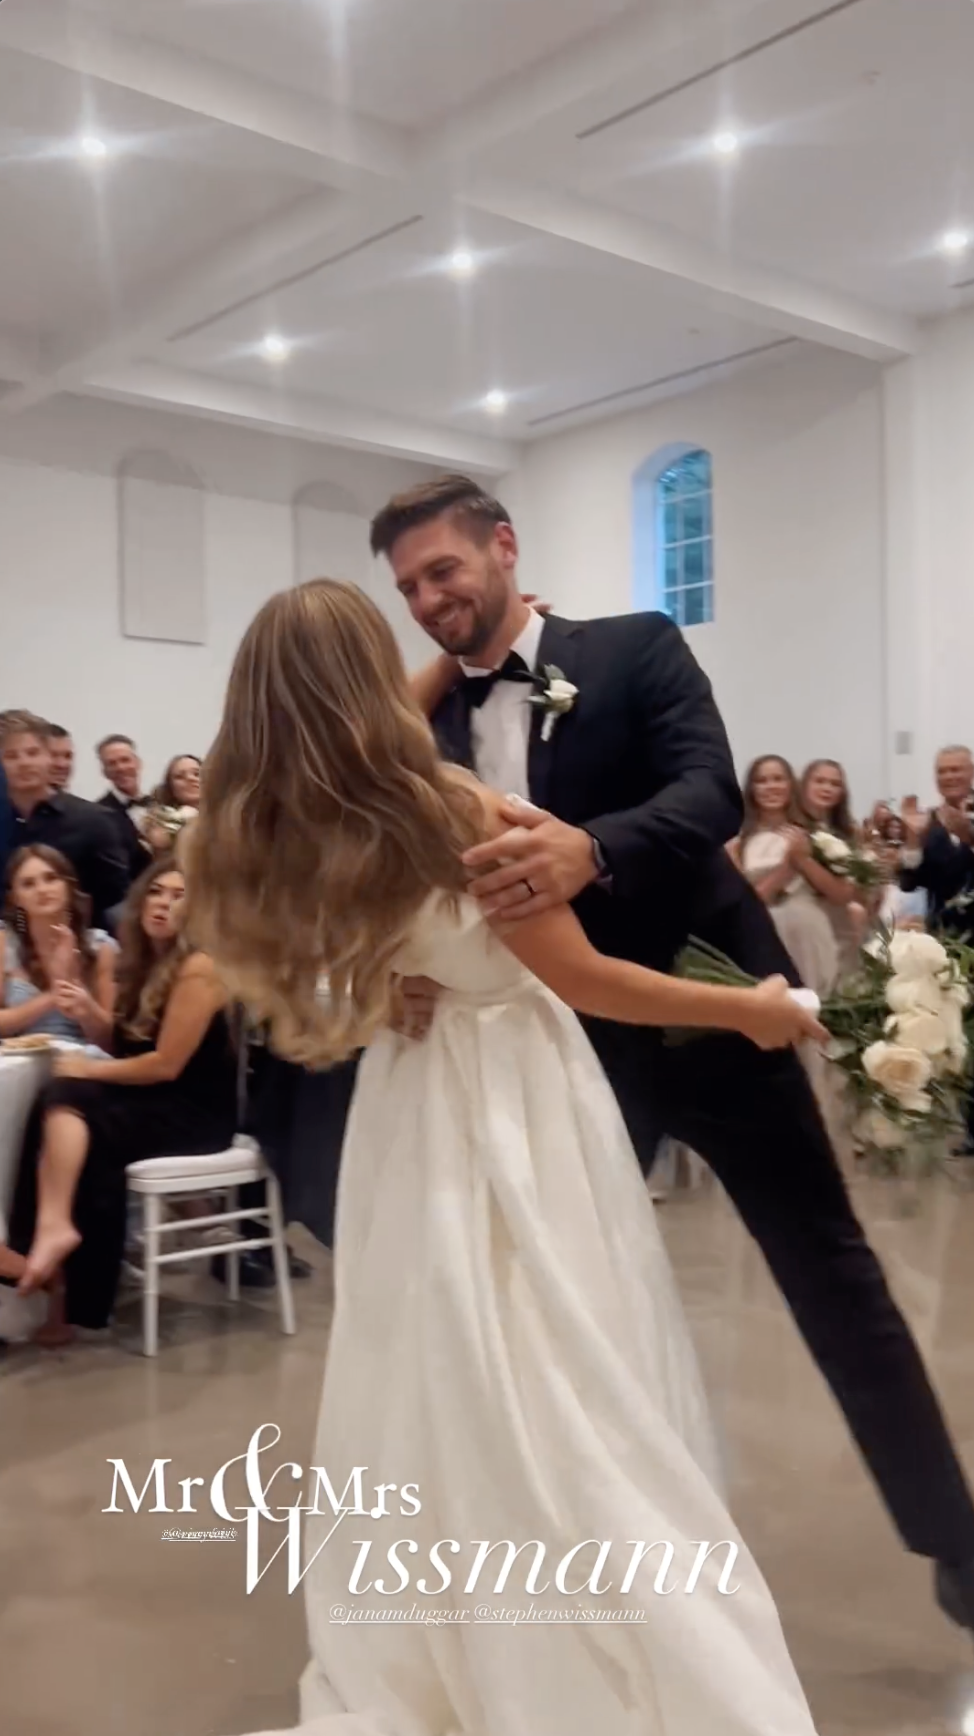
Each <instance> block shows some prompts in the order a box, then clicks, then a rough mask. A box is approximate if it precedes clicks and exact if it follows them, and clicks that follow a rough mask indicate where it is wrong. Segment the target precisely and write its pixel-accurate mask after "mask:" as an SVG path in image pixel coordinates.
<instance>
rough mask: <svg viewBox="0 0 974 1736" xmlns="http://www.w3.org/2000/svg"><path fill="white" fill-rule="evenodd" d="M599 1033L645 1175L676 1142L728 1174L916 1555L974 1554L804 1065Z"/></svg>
mask: <svg viewBox="0 0 974 1736" xmlns="http://www.w3.org/2000/svg"><path fill="white" fill-rule="evenodd" d="M586 1028H587V1030H588V1034H589V1037H590V1038H591V1040H592V1042H593V1044H594V1045H595V1048H596V1050H597V1052H598V1053H599V1056H600V1059H601V1060H602V1064H603V1066H604V1068H605V1071H606V1073H607V1074H608V1077H609V1079H610V1082H611V1084H612V1086H613V1088H614V1090H615V1093H616V1096H617V1097H618V1100H619V1104H620V1107H621V1109H622V1112H623V1114H624V1115H625V1117H626V1120H627V1122H628V1124H629V1129H630V1133H631V1135H632V1138H633V1142H634V1144H635V1146H636V1149H637V1151H638V1152H639V1153H640V1159H641V1161H642V1163H643V1167H644V1168H646V1169H648V1168H649V1166H650V1164H651V1162H652V1156H653V1154H654V1153H655V1148H656V1143H657V1139H658V1136H659V1134H661V1133H665V1134H669V1135H670V1136H671V1137H672V1138H674V1139H676V1140H679V1141H680V1142H681V1143H683V1144H685V1145H687V1146H689V1147H690V1149H691V1150H692V1151H695V1152H697V1153H698V1154H699V1155H700V1156H701V1157H703V1158H705V1159H706V1161H707V1162H708V1163H709V1164H710V1167H711V1168H712V1169H713V1170H714V1172H715V1174H716V1175H717V1176H718V1177H719V1179H720V1181H721V1182H722V1184H723V1186H724V1187H725V1189H726V1190H727V1193H728V1194H729V1195H730V1197H731V1199H732V1200H733V1202H734V1204H735V1206H736V1207H737V1210H738V1211H739V1212H740V1215H741V1217H742V1218H743V1220H744V1222H745V1224H746V1225H747V1228H748V1229H749V1230H750V1232H751V1234H752V1236H753V1237H754V1238H755V1240H756V1241H757V1243H758V1245H759V1246H760V1248H761V1250H762V1252H763V1254H764V1257H765V1259H766V1260H767V1262H768V1265H769V1266H770V1268H771V1271H772V1273H773V1275H774V1277H775V1279H776V1280H777V1283H778V1285H779V1287H780V1289H781V1291H782V1293H783V1295H784V1297H785V1300H786V1301H787V1303H788V1306H789V1308H790V1309H791V1311H792V1313H793V1315H794V1316H795V1320H796V1321H797V1324H798V1327H799V1329H800V1331H801V1332H802V1334H803V1335H804V1338H805V1342H806V1343H807V1345H808V1348H809V1350H810V1351H811V1353H812V1355H813V1356H814V1358H815V1360H816V1362H817V1363H818V1366H819V1368H820V1369H821V1371H822V1373H823V1374H824V1376H825V1378H826V1380H827V1381H828V1383H829V1385H830V1386H831V1388H832V1391H833V1393H834V1394H835V1397H836V1398H837V1400H838V1402H839V1404H840V1405H841V1407H842V1410H843V1411H844V1413H845V1417H846V1421H847V1422H848V1424H849V1427H850V1429H851V1430H852V1433H853V1435H854V1437H855V1439H856V1441H857V1442H858V1445H859V1449H860V1451H861V1453H862V1455H863V1457H864V1458H865V1460H866V1463H867V1465H868V1466H869V1468H870V1470H871V1471H872V1474H873V1476H874V1477H875V1479H876V1482H877V1483H878V1484H879V1488H880V1490H881V1492H882V1495H883V1497H884V1499H885V1501H886V1504H887V1506H888V1508H889V1510H890V1513H891V1514H892V1517H893V1519H894V1521H895V1523H896V1525H897V1527H898V1529H899V1531H900V1534H901V1536H902V1538H903V1541H904V1543H905V1544H906V1546H907V1548H908V1549H911V1550H913V1551H914V1552H915V1553H916V1554H918V1555H928V1556H932V1557H934V1558H935V1559H936V1560H938V1561H945V1562H949V1563H951V1564H954V1565H959V1564H960V1563H961V1562H964V1561H971V1560H974V1507H972V1504H971V1498H970V1495H969V1492H968V1489H967V1485H966V1482H965V1479H964V1475H963V1472H962V1471H961V1468H960V1465H959V1463H958V1460H957V1456H956V1454H955V1452H954V1449H953V1446H952V1444H951V1441H950V1437H949V1435H948V1433H947V1430H946V1427H945V1424H944V1420H943V1417H942V1415H941V1412H940V1407H939V1405H938V1403H937V1399H936V1397H935V1396H934V1393H933V1390H932V1388H931V1385H930V1382H929V1380H928V1378H927V1374H926V1370H925V1369H924V1366H923V1363H922V1361H921V1359H920V1354H919V1352H918V1350H917V1348H916V1345H915V1344H914V1342H913V1339H912V1337H911V1335H910V1332H909V1330H908V1328H907V1326H906V1323H905V1321H904V1319H903V1317H902V1315H901V1314H900V1312H899V1309H898V1308H897V1307H896V1304H895V1303H894V1301H893V1299H892V1297H891V1295H890V1293H889V1289H888V1287H887V1283H886V1279H885V1277H884V1275H883V1271H882V1268H881V1267H880V1265H879V1262H878V1260H877V1259H876V1256H875V1254H874V1253H873V1251H872V1249H871V1248H870V1246H869V1244H868V1242H867V1241H866V1238H865V1236H864V1234H863V1231H862V1228H861V1226H860V1224H859V1222H858V1220H857V1218H856V1216H855V1213H854V1212H853V1209H852V1205H851V1202H850V1200H849V1196H848V1194H847V1191H846V1187H845V1183H844V1181H843V1179H842V1175H841V1173H840V1170H839V1166H838V1163H837V1162H836V1158H835V1155H834V1153H833V1151H832V1147H831V1144H830V1141H829V1138H828V1135H827V1133H826V1131H825V1127H824V1125H823V1123H822V1118H821V1115H820V1114H819V1110H818V1105H817V1103H816V1100H815V1097H814V1094H813V1092H812V1089H811V1086H810V1085H809V1083H808V1079H807V1077H806V1075H805V1071H804V1068H803V1067H802V1065H801V1062H800V1061H799V1060H798V1058H797V1056H795V1055H794V1054H793V1053H791V1052H788V1053H777V1054H773V1055H767V1054H762V1053H761V1052H760V1051H759V1050H758V1049H756V1048H754V1047H753V1045H751V1044H750V1043H747V1042H745V1041H744V1040H743V1039H741V1038H736V1037H722V1036H721V1037H703V1038H699V1039H696V1040H693V1041H691V1042H689V1043H686V1044H683V1045H679V1046H669V1047H668V1046H666V1045H665V1043H664V1042H663V1041H662V1039H661V1038H659V1037H658V1036H656V1035H655V1034H654V1033H649V1032H647V1031H641V1030H637V1029H635V1028H633V1029H631V1030H626V1029H620V1027H619V1026H617V1025H615V1026H607V1025H601V1026H600V1025H599V1024H598V1022H592V1023H590V1024H589V1023H588V1022H586ZM647 1159H648V1162H647Z"/></svg>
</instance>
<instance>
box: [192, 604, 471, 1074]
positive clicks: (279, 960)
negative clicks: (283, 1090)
mask: <svg viewBox="0 0 974 1736" xmlns="http://www.w3.org/2000/svg"><path fill="white" fill-rule="evenodd" d="M483 830H484V823H483V815H482V810H481V807H480V803H479V800H478V798H477V795H476V792H475V790H474V788H473V787H472V785H471V783H470V780H469V777H468V776H467V774H464V773H461V772H459V771H457V769H456V768H454V767H451V766H448V765H446V764H445V763H444V762H443V761H441V759H440V757H439V755H438V753H437V750H436V746H435V743H434V740H433V735H432V732H431V730H430V727H429V725H428V724H427V722H426V719H425V718H424V717H423V715H422V713H421V712H420V710H419V707H418V705H417V704H416V701H415V700H414V698H413V695H412V693H411V691H410V687H409V684H408V681H407V678H406V672H405V669H404V667H403V663H402V659H401V657H400V655H399V649H398V646H397V645H396V641H395V638H394V636H393V632H392V629H391V627H390V626H389V624H388V622H387V621H386V620H385V617H384V616H383V615H382V614H381V613H380V612H379V610H378V609H377V608H376V607H375V605H374V604H373V603H371V602H370V601H369V600H368V598H367V597H366V596H364V595H363V593H362V592H361V591H359V590H357V589H356V588H355V587H354V586H352V585H345V584H339V583H337V582H336V581H335V580H333V579H315V580H313V581H312V582H311V583H310V584H306V585H300V586H297V587H296V588H295V589H293V590H290V591H283V592H281V594H280V595H279V596H276V597H272V598H271V600H270V601H269V602H268V603H266V604H265V605H264V607H263V608H262V609H261V611H260V613H259V615H258V616H257V618H256V620H255V621H254V622H253V623H252V625H251V627H250V628H249V630H248V632H247V634H246V636H245V638H244V640H243V643H242V644H241V646H240V649H239V651H238V652H237V656H236V659H235V662H234V666H233V671H232V674H231V676H230V685H229V688H228V690H227V697H226V703H225V706H224V712H223V721H222V723H221V725H220V732H219V734H218V736H217V739H216V743H215V746H214V747H213V750H212V752H211V753H210V755H209V757H208V759H207V761H206V765H205V768H204V776H203V800H202V806H201V809H200V817H199V819H198V820H197V821H196V822H195V824H194V825H193V826H192V827H191V828H189V830H188V832H187V834H186V835H185V837H184V839H183V840H181V849H180V857H181V860H182V861H183V863H184V866H185V869H186V874H187V882H188V899H187V908H188V911H189V923H190V928H191V932H192V937H193V940H194V943H195V944H196V945H197V946H199V947H200V948H201V949H202V950H203V951H204V952H207V953H208V954H209V955H210V957H211V958H212V959H213V960H214V962H215V964H216V967H217V969H218V971H219V972H220V975H221V977H222V978H223V980H224V982H225V984H226V986H227V989H228V991H229V993H230V995H231V996H232V998H233V999H235V1000H239V1001H241V1002H242V1003H243V1005H244V1006H245V1007H246V1008H247V1010H248V1011H249V1013H250V1014H251V1016H252V1017H253V1018H255V1019H257V1020H258V1021H260V1022H261V1023H264V1024H267V1025H268V1026H269V1027H270V1038H271V1043H272V1045H273V1047H274V1048H275V1049H276V1050H277V1051H278V1052H279V1053H280V1054H282V1055H284V1056H286V1057H288V1058H289V1059H292V1060H295V1061H299V1062H301V1063H303V1064H304V1065H306V1066H308V1065H310V1066H327V1065H329V1064H331V1063H333V1062H335V1061H339V1060H342V1059H344V1058H345V1057H347V1056H348V1055H350V1054H352V1053H353V1052H354V1051H355V1050H356V1049H358V1048H360V1047H362V1046H363V1045H364V1044H365V1043H367V1042H368V1041H369V1040H370V1038H371V1037H372V1036H373V1035H374V1033H375V1032H376V1030H377V1029H378V1028H379V1026H380V1025H382V1024H383V1023H384V1022H385V1021H386V1020H387V1018H388V1016H389V1012H390V1007H391V1001H392V994H393V974H394V973H393V960H394V958H395V955H396V952H397V950H398V949H399V947H400V946H401V944H402V942H403V941H404V939H405V937H406V935H407V933H408V931H409V928H410V925H411V924H412V922H413V920H414V918H415V916H416V914H417V912H418V910H419V908H420V906H421V905H422V903H423V902H424V900H425V898H426V897H427V895H428V894H429V893H430V892H431V891H432V890H434V889H436V888H440V889H442V890H443V891H445V892H447V893H449V894H454V895H458V894H459V893H460V892H461V891H462V890H463V887H464V885H465V883H466V876H465V873H464V870H463V866H462V864H461V862H460V854H461V852H462V851H463V850H464V849H466V848H467V847H468V846H469V845H470V844H471V843H473V842H475V841H476V840H477V839H478V838H479V837H481V836H482V835H483ZM322 979H326V982H327V989H328V992H327V994H323V993H322V988H323V986H324V985H323V983H322Z"/></svg>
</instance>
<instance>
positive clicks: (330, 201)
mask: <svg viewBox="0 0 974 1736" xmlns="http://www.w3.org/2000/svg"><path fill="white" fill-rule="evenodd" d="M351 208H352V207H351V200H350V196H349V195H347V194H343V193H313V194H311V195H309V196H308V197H307V198H305V199H300V200H297V201H296V202H295V203H294V204H293V205H290V206H287V207H286V208H285V209H284V210H283V211H281V212H278V213H276V214H275V215H274V216H273V217H271V218H270V219H268V220H267V221H265V222H261V223H259V224H256V225H254V227H253V228H251V229H249V230H248V231H246V232H245V233H244V234H243V235H241V236H237V237H235V238H234V239H233V240H231V241H230V242H229V243H227V244H226V245H224V246H223V247H221V248H219V249H218V250H217V251H216V252H215V253H213V254H211V255H210V256H209V258H208V259H206V260H204V261H203V262H202V263H201V262H200V261H198V260H197V261H195V262H193V263H192V264H191V265H189V266H188V267H186V268H185V269H184V270H182V271H180V272H179V273H177V274H176V275H175V276H174V277H173V278H171V279H170V280H169V281H168V282H167V283H166V284H164V285H163V286H162V287H161V288H160V289H159V290H158V291H157V292H156V294H155V295H154V296H153V298H152V300H151V302H149V303H147V305H146V306H145V308H144V309H142V310H141V312H140V313H139V315H138V316H137V317H136V318H135V319H133V320H132V321H131V323H130V324H128V325H125V326H122V327H121V328H119V329H116V330H114V331H112V332H111V333H110V334H109V335H108V337H106V338H104V339H95V340H93V341H92V342H91V343H89V344H85V345H83V346H82V348H81V349H80V350H79V351H69V352H67V353H66V354H64V355H63V356H60V357H59V356H56V355H55V356H54V357H48V358H47V362H46V365H45V366H44V368H43V371H42V372H40V373H36V374H34V375H32V376H31V377H28V378H26V379H25V380H24V383H23V384H22V385H21V386H20V387H18V388H17V389H15V390H14V391H12V392H9V393H8V394H7V395H6V396H5V397H3V398H0V416H11V415H16V414H17V413H18V412H19V411H21V410H27V409H30V408H31V407H32V406H33V405H34V404H39V403H42V402H43V401H44V399H46V398H50V397H53V396H54V395H55V394H56V393H58V392H68V391H73V390H78V389H80V388H81V387H83V386H84V384H85V381H86V380H87V378H88V376H89V374H91V373H95V372H100V371H104V370H105V369H106V368H109V367H112V366H115V365H117V364H118V363H120V362H122V361H125V360H127V359H128V358H129V357H130V356H133V355H139V354H141V355H146V354H148V353H150V352H151V351H152V350H153V349H155V348H157V347H158V346H159V345H160V344H161V343H164V342H165V341H166V340H167V339H168V338H169V337H171V335H172V333H173V332H174V331H177V330H179V329H180V327H182V326H185V325H190V324H192V323H193V322H194V321H195V320H197V319H200V318H203V317H205V316H206V313H207V312H208V311H210V310H212V311H217V310H219V309H220V308H221V307H225V306H226V304H227V303H228V302H229V301H232V300H236V299H239V298H241V297H243V296H246V295H247V294H249V293H250V292H251V291H254V292H257V291H259V290H261V289H262V288H263V287H264V285H265V284H266V282H267V275H268V266H269V265H270V266H271V268H272V269H273V271H274V273H275V274H276V275H277V276H280V275H282V273H284V272H286V271H287V269H288V264H289V263H291V264H293V263H294V261H295V260H301V259H302V257H303V256H304V255H305V254H306V251H307V249H308V247H309V246H312V245H313V246H318V245H319V244H320V241H321V238H322V236H323V235H325V234H327V233H329V231H330V230H332V229H333V228H338V226H339V225H340V224H341V223H342V222H344V221H346V220H347V218H348V216H349V213H350V210H351Z"/></svg>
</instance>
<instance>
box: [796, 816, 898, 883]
mask: <svg viewBox="0 0 974 1736" xmlns="http://www.w3.org/2000/svg"><path fill="white" fill-rule="evenodd" d="M812 861H813V862H817V863H818V864H819V866H820V867H821V868H827V869H828V871H829V873H830V874H834V875H836V877H837V878H838V879H839V880H851V881H852V882H853V885H855V886H858V887H859V888H860V890H861V891H863V892H869V891H871V890H872V888H873V887H874V886H881V885H882V884H883V869H882V864H881V863H880V860H879V857H878V856H877V855H875V854H874V852H873V851H872V850H868V849H866V848H864V847H862V846H859V845H856V844H848V843H847V842H846V840H845V839H844V838H840V837H839V836H838V834H837V833H836V832H830V831H828V829H827V828H825V827H820V828H819V830H818V831H817V832H813V833H812Z"/></svg>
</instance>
